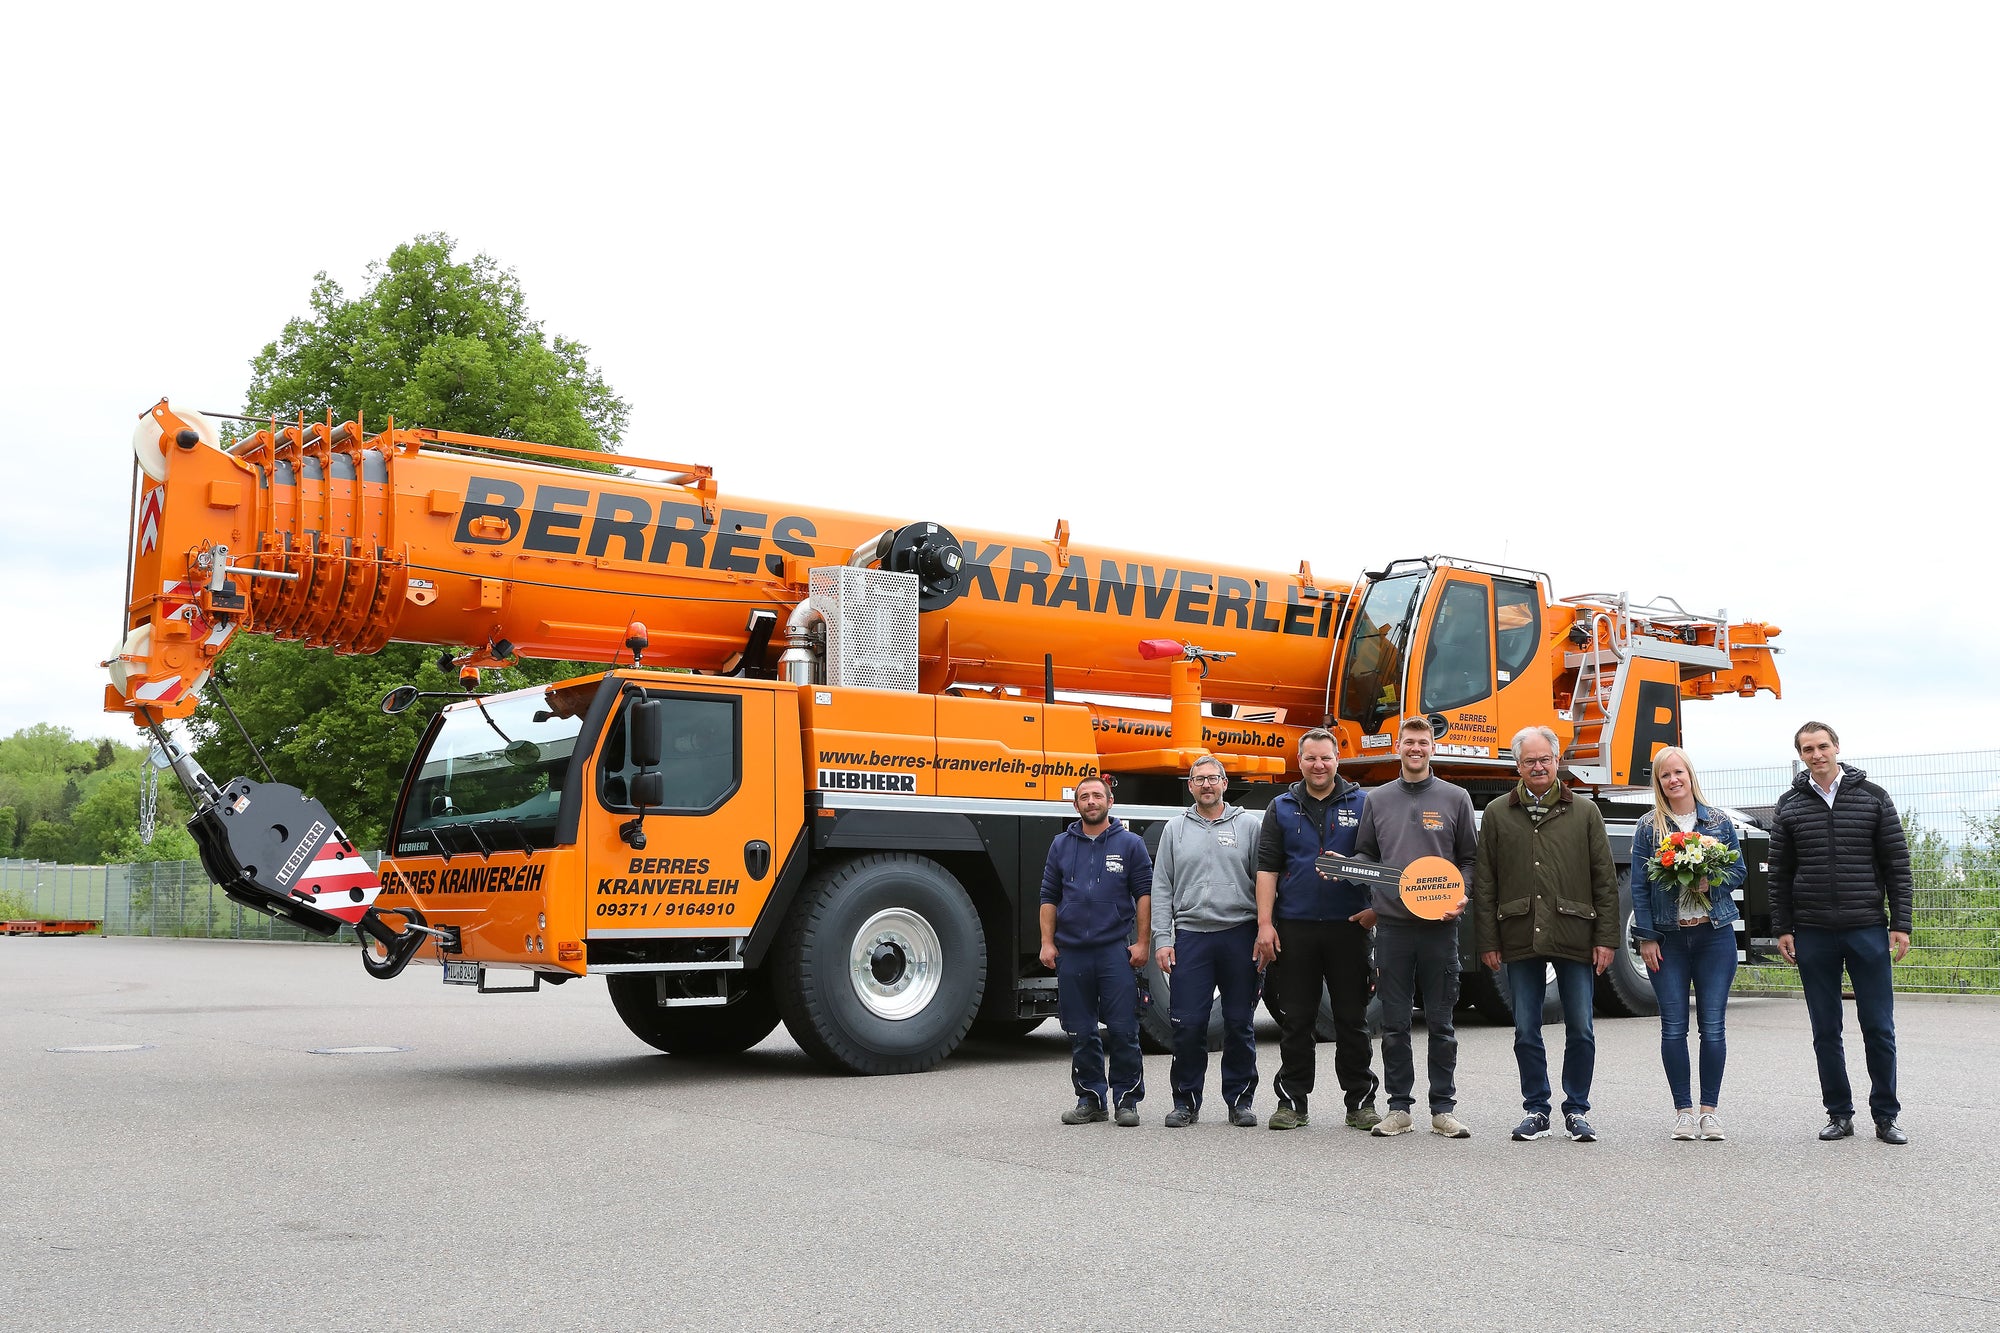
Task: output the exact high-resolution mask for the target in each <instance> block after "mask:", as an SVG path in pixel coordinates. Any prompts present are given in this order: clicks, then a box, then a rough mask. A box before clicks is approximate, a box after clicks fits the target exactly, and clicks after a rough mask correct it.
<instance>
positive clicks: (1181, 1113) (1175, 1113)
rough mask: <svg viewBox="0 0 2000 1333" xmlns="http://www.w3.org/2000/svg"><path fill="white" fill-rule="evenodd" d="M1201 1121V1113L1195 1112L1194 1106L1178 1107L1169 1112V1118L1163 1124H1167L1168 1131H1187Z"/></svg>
mask: <svg viewBox="0 0 2000 1333" xmlns="http://www.w3.org/2000/svg"><path fill="white" fill-rule="evenodd" d="M1199 1119H1201V1112H1199V1111H1197V1110H1195V1109H1194V1108H1193V1107H1192V1106H1176V1107H1175V1108H1174V1109H1173V1110H1171V1111H1169V1112H1167V1118H1166V1119H1165V1120H1164V1121H1163V1122H1161V1123H1163V1124H1165V1125H1166V1127H1167V1128H1168V1129H1186V1128H1187V1127H1188V1126H1189V1125H1192V1124H1193V1123H1194V1122H1195V1121H1197V1120H1199Z"/></svg>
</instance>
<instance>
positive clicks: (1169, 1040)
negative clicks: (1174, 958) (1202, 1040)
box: [1139, 958, 1222, 1055]
mask: <svg viewBox="0 0 2000 1333" xmlns="http://www.w3.org/2000/svg"><path fill="white" fill-rule="evenodd" d="M1173 986H1174V983H1173V979H1172V978H1171V977H1169V976H1168V975H1167V974H1166V973H1164V972H1162V971H1160V965H1159V963H1158V962H1156V961H1154V960H1152V959H1150V958H1149V959H1147V960H1146V967H1145V970H1144V971H1142V972H1141V973H1140V974H1139V1048H1140V1049H1141V1050H1143V1051H1145V1052H1146V1054H1148V1055H1172V1054H1173V1053H1174V1018H1173V1010H1172V997H1173ZM1208 1049H1209V1050H1211V1051H1219V1050H1221V1049H1222V1000H1221V997H1220V996H1218V997H1217V998H1216V1001H1215V1003H1214V1004H1213V1005H1211V1006H1210V1007H1209V1011H1208Z"/></svg>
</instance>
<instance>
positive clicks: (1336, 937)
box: [1273, 920, 1376, 1114]
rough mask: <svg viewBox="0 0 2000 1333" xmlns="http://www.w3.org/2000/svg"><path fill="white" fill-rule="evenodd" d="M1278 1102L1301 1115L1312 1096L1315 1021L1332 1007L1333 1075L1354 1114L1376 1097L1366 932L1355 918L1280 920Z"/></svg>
mask: <svg viewBox="0 0 2000 1333" xmlns="http://www.w3.org/2000/svg"><path fill="white" fill-rule="evenodd" d="M1276 925H1277V928H1278V948H1279V962H1278V1007H1279V1008H1280V1009H1281V1010H1282V1011H1283V1013H1284V1022H1283V1023H1282V1024H1281V1025H1280V1031H1279V1039H1278V1055H1279V1060H1278V1078H1277V1082H1276V1083H1275V1084H1274V1085H1273V1089H1274V1091H1276V1092H1277V1094H1278V1102H1279V1104H1280V1105H1282V1106H1289V1107H1291V1108H1292V1109H1293V1110H1294V1111H1298V1112H1300V1113H1301V1114H1303V1113H1305V1111H1306V1103H1307V1101H1308V1100H1310V1099H1311V1097H1312V1090H1313V1068H1314V1062H1315V1050H1314V1045H1313V1043H1314V1036H1313V1024H1314V1022H1315V1020H1317V1019H1318V1017H1319V997H1320V994H1321V993H1322V992H1324V993H1325V994H1326V995H1327V997H1328V998H1329V999H1330V1000H1331V1001H1332V1002H1333V1042H1334V1046H1333V1073H1334V1077H1335V1078H1337V1079H1339V1080H1340V1092H1341V1096H1342V1098H1343V1099H1344V1100H1345V1101H1346V1103H1347V1109H1348V1110H1350V1111H1352V1110H1354V1109H1355V1108H1356V1107H1358V1106H1365V1105H1367V1104H1368V1103H1369V1102H1372V1101H1374V1100H1375V1088H1376V1078H1375V1072H1374V1070H1373V1069H1371V1068H1370V1067H1369V1066H1370V1065H1371V1063H1372V1061H1373V1055H1374V1052H1373V1051H1372V1049H1371V1048H1370V1046H1369V1044H1368V981H1369V972H1370V971H1371V969H1370V967H1369V964H1368V932H1367V931H1366V930H1365V929H1363V928H1362V927H1361V926H1359V925H1357V924H1356V923H1354V922H1352V921H1283V920H1281V921H1278V922H1277V923H1276Z"/></svg>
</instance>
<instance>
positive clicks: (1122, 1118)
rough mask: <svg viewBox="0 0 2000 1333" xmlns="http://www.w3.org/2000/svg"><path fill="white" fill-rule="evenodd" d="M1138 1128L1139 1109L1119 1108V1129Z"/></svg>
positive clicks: (1134, 1107) (1130, 1107)
mask: <svg viewBox="0 0 2000 1333" xmlns="http://www.w3.org/2000/svg"><path fill="white" fill-rule="evenodd" d="M1138 1127H1139V1108H1138V1107H1136V1106H1121V1107H1119V1108H1118V1128H1120V1129H1137V1128H1138Z"/></svg>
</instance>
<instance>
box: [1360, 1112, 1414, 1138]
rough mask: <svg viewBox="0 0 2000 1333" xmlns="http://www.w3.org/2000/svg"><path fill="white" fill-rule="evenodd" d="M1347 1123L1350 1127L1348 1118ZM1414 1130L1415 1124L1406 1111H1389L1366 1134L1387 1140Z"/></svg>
mask: <svg viewBox="0 0 2000 1333" xmlns="http://www.w3.org/2000/svg"><path fill="white" fill-rule="evenodd" d="M1347 1123H1348V1124H1350V1125H1351V1124H1353V1123H1354V1121H1353V1119H1352V1118H1351V1117H1350V1118H1349V1120H1348V1122H1347ZM1415 1128H1416V1124H1415V1123H1414V1122H1413V1121H1411V1119H1410V1113H1409V1112H1408V1111H1391V1112H1389V1114H1387V1115H1385V1116H1383V1117H1382V1118H1381V1119H1380V1120H1378V1121H1376V1122H1375V1127H1374V1128H1373V1129H1371V1130H1369V1131H1368V1132H1369V1133H1370V1134H1373V1135H1374V1136H1375V1137H1376V1138H1378V1139H1387V1138H1393V1137H1394V1136H1396V1135H1398V1134H1407V1133H1409V1132H1410V1131H1411V1130H1413V1129H1415Z"/></svg>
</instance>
